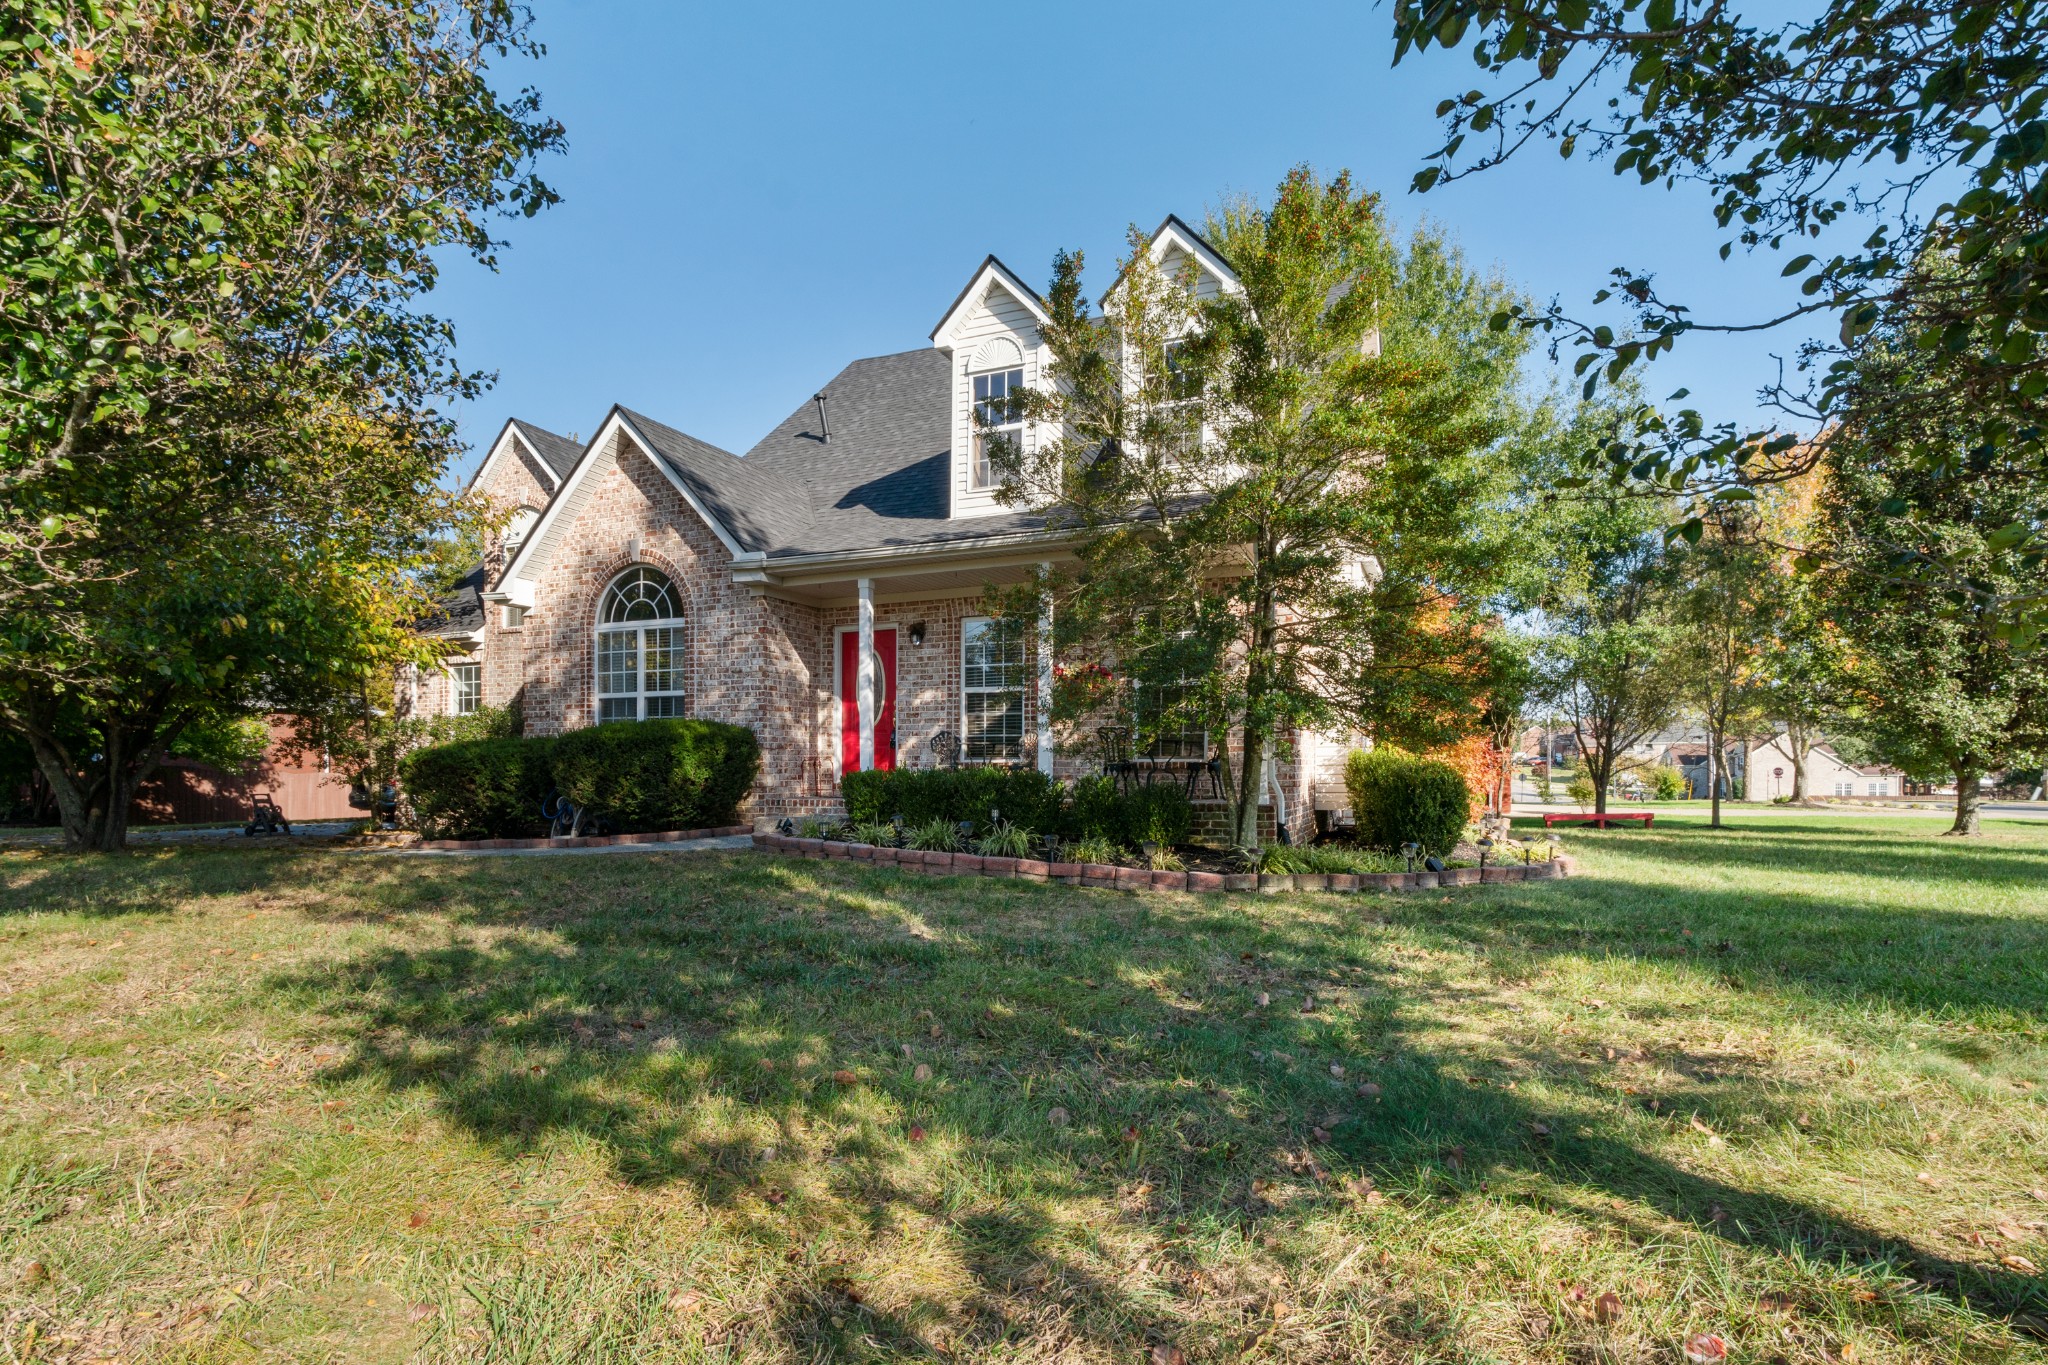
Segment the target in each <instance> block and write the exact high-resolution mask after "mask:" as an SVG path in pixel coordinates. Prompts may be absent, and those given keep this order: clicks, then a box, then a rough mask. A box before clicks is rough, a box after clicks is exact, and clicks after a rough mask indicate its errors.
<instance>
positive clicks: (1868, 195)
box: [1394, 0, 2048, 624]
mask: <svg viewBox="0 0 2048 1365" xmlns="http://www.w3.org/2000/svg"><path fill="white" fill-rule="evenodd" d="M1797 8H1798V10H1799V12H1797V13H1792V12H1788V11H1786V10H1785V8H1784V7H1779V6H1766V5H1754V6H1743V5H1740V4H1738V3H1733V2H1732V0H1402V3H1401V4H1399V5H1398V7H1397V9H1396V17H1395V21H1394V24H1395V32H1396V36H1397V39H1398V44H1399V46H1398V52H1397V58H1396V59H1397V60H1400V59H1401V57H1403V56H1406V55H1407V54H1409V53H1411V52H1416V51H1422V50H1426V49H1428V48H1430V47H1432V46H1434V47H1441V48H1443V49H1445V50H1447V51H1449V50H1454V49H1457V48H1460V47H1469V49H1470V52H1471V56H1472V57H1473V58H1474V59H1475V60H1476V62H1477V65H1478V69H1479V71H1480V72H1481V73H1483V75H1482V79H1483V80H1484V81H1485V82H1486V85H1485V88H1475V89H1470V90H1465V91H1460V92H1459V93H1457V94H1456V95H1454V96H1453V97H1452V98H1449V99H1446V100H1444V101H1443V103H1442V104H1441V105H1440V106H1439V113H1440V115H1441V116H1442V118H1443V119H1444V122H1445V129H1446V134H1447V136H1446V140H1445V142H1444V144H1443V145H1442V147H1441V148H1440V149H1439V150H1438V151H1437V152H1436V153H1435V154H1434V155H1433V156H1432V157H1431V162H1432V164H1431V165H1429V166H1428V167H1426V168H1425V169H1424V170H1423V171H1422V172H1420V173H1419V174H1418V176H1417V178H1416V188H1418V189H1420V190H1425V191H1426V190H1429V189H1432V188H1435V187H1437V186H1439V185H1443V184H1446V183H1448V182H1450V181H1453V180H1455V179H1457V178H1459V177H1460V176H1463V175H1469V174H1472V173H1474V172H1478V171H1483V170H1485V169H1486V168H1488V167H1491V166H1494V165H1498V164H1500V163H1501V162H1502V161H1504V160H1506V159H1508V158H1509V157H1511V156H1514V155H1516V154H1517V153H1518V152H1520V151H1522V150H1523V149H1524V148H1526V147H1528V146H1529V145H1530V144H1531V143H1532V142H1535V143H1538V144H1539V145H1540V144H1541V143H1543V142H1544V141H1546V140H1547V141H1549V142H1550V143H1552V144H1553V145H1554V146H1555V147H1556V148H1557V149H1558V150H1559V151H1560V152H1562V153H1563V154H1564V155H1565V156H1567V157H1569V156H1572V155H1574V154H1575V153H1585V154H1591V155H1594V156H1604V157H1606V158H1608V159H1609V160H1610V162H1611V165H1612V167H1613V170H1614V172H1615V174H1617V175H1623V174H1627V175H1630V176H1633V177H1634V178H1635V179H1636V180H1638V181H1639V182H1640V183H1641V184H1643V185H1644V186H1646V187H1657V188H1658V189H1659V190H1660V191H1661V190H1662V189H1663V188H1666V187H1668V186H1670V185H1671V184H1673V183H1674V182H1676V181H1692V182H1695V183H1698V184H1700V185H1702V186H1704V187H1705V188H1706V189H1707V190H1708V191H1709V193H1710V196H1711V199H1712V205H1713V210H1712V211H1713V213H1714V217H1715V221H1716V223H1717V224H1718V225H1719V226H1720V227H1721V228H1722V229H1724V230H1725V231H1726V232H1727V234H1728V236H1727V239H1726V241H1725V242H1724V243H1723V245H1722V247H1721V254H1722V255H1723V256H1724V257H1725V256H1727V255H1729V254H1730V253H1731V252H1733V251H1736V250H1743V251H1766V252H1777V253H1782V255H1783V256H1784V258H1785V262H1784V265H1783V267H1782V273H1783V275H1784V277H1785V279H1786V286H1785V287H1786V291H1787V292H1786V293H1785V295H1784V296H1783V298H1782V299H1781V300H1780V301H1779V302H1778V303H1776V304H1775V305H1773V306H1771V307H1769V308H1767V309H1765V310H1764V311H1762V312H1761V313H1760V314H1758V315H1753V316H1741V315H1735V316H1729V315H1725V314H1722V313H1721V312H1719V311H1718V310H1714V309H1712V308H1711V307H1708V308H1698V307H1695V306H1692V305H1693V304H1695V303H1697V301H1687V300H1681V299H1674V298H1669V297H1666V296H1665V295H1664V294H1663V293H1662V292H1660V290H1659V288H1658V286H1657V284H1656V281H1655V279H1654V275H1653V273H1652V272H1651V271H1650V270H1648V269H1645V268H1642V267H1641V266H1636V267H1627V266H1624V267H1621V268H1617V269H1616V270H1615V271H1614V272H1613V276H1614V279H1613V285H1612V287H1611V288H1610V289H1605V290H1602V291H1600V293H1598V294H1597V295H1595V296H1594V300H1593V303H1594V305H1595V308H1596V309H1597V308H1598V306H1599V305H1601V304H1603V303H1606V302H1607V301H1609V300H1610V299H1612V300H1614V301H1615V303H1616V304H1617V305H1619V306H1622V307H1624V308H1626V309H1627V310H1628V314H1627V315H1626V316H1605V317H1603V316H1602V315H1601V314H1599V313H1598V312H1597V311H1596V312H1594V313H1580V312H1577V311H1574V310H1568V309H1561V308H1557V307H1551V308H1547V309H1533V310H1524V311H1521V312H1519V313H1517V314H1515V317H1516V318H1518V319H1519V320H1520V321H1521V322H1522V323H1523V324H1525V325H1529V326H1536V327H1541V328H1545V329H1549V330H1550V331H1552V332H1553V334H1554V335H1557V336H1558V337H1559V338H1560V339H1563V340H1566V341H1567V342H1568V343H1570V344H1574V345H1576V346H1577V347H1578V348H1579V350H1580V356H1579V360H1578V364H1579V370H1580V372H1581V373H1582V374H1584V375H1585V376H1586V387H1587V392H1588V393H1589V394H1590V393H1591V392H1592V391H1593V389H1594V386H1595V385H1597V384H1598V383H1599V382H1600V381H1601V379H1602V378H1603V376H1604V377H1605V378H1607V379H1615V378H1618V377H1619V376H1621V375H1622V374H1624V373H1626V372H1628V371H1629V370H1631V369H1632V368H1633V367H1635V366H1636V365H1638V364H1639V363H1640V362H1641V361H1644V360H1646V359H1649V358H1651V357H1654V356H1657V355H1659V354H1661V353H1663V352H1666V351H1668V350H1670V349H1671V348H1672V347H1673V346H1675V345H1679V344H1683V342H1684V340H1685V339H1686V338H1687V337H1688V336H1690V335H1692V334H1694V333H1701V332H1723V333H1731V332H1756V331H1763V330H1767V329H1770V328H1772V327H1777V326H1781V325H1787V324H1790V325H1795V326H1797V327H1799V328H1800V329H1802V330H1806V331H1811V330H1813V329H1815V328H1819V329H1821V330H1822V332H1823V333H1826V332H1833V333H1835V334H1836V335H1835V337H1834V339H1832V340H1829V341H1826V342H1824V343H1816V344H1814V345H1813V346H1811V347H1809V348H1808V349H1807V351H1806V354H1805V356H1804V357H1803V359H1804V361H1805V362H1806V363H1805V364H1804V365H1803V366H1802V368H1801V370H1800V371H1799V372H1798V373H1797V375H1796V376H1795V384H1794V385H1793V386H1787V385H1785V384H1783V383H1779V382H1776V381H1773V382H1772V383H1771V385H1770V386H1769V387H1770V390H1771V392H1772V393H1773V394H1774V396H1775V398H1776V399H1777V401H1779V402H1780V403H1782V404H1783V405H1784V406H1785V407H1786V408H1788V409H1789V410H1791V411H1792V412H1794V413H1795V414H1798V415H1800V416H1803V417H1805V418H1807V419H1810V420H1811V422H1812V424H1813V427H1814V429H1815V430H1818V431H1820V433H1821V437H1820V439H1818V440H1816V441H1813V442H1810V443H1795V442H1794V441H1793V440H1792V438H1790V437H1787V436H1780V435H1775V434H1772V433H1758V432H1747V431H1743V430H1740V429H1738V428H1737V427H1736V426H1733V425H1730V424H1726V423H1722V424H1712V423H1710V422H1709V421H1708V420H1707V419H1706V418H1703V417H1702V416H1701V414H1699V413H1698V412H1695V411H1686V412H1683V413H1681V414H1679V415H1678V416H1676V417H1675V418H1672V419H1669V420H1667V419H1665V418H1664V417H1662V416H1660V415H1659V414H1657V413H1656V412H1654V411H1652V410H1650V409H1648V408H1637V409H1636V410H1635V412H1634V413H1633V414H1632V416H1630V417H1629V418H1627V419H1626V420H1623V421H1620V422H1618V423H1617V424H1616V429H1615V430H1614V432H1612V433H1611V434H1610V439H1609V440H1607V441H1604V442H1602V443H1601V444H1600V446H1599V447H1598V452H1599V458H1600V459H1604V460H1605V461H1606V462H1608V464H1609V467H1610V468H1611V470H1612V471H1613V472H1614V474H1615V475H1616V476H1617V477H1635V478H1641V477H1644V476H1646V475H1654V476H1658V477H1661V478H1665V479H1668V480H1670V481H1672V482H1674V483H1677V484H1681V485H1686V484H1689V485H1693V486H1695V487H1701V486H1707V487H1711V486H1715V485H1724V484H1727V483H1743V482H1751V481H1754V480H1755V479H1756V478H1758V477H1759V476H1763V477H1789V476H1791V475H1793V474H1795V473H1797V472H1798V471H1799V470H1800V469H1803V468H1809V467H1812V465H1814V464H1815V463H1817V462H1819V461H1820V460H1822V459H1823V458H1824V457H1825V456H1826V453H1827V450H1828V447H1829V445H1830V443H1831V442H1832V441H1833V439H1835V437H1836V436H1837V435H1839V434H1844V433H1849V432H1851V431H1853V430H1855V429H1857V428H1859V427H1861V426H1863V425H1865V424H1867V423H1868V422H1871V421H1876V420H1883V421H1887V422H1890V423H1891V424H1892V425H1893V426H1895V427H1897V428H1899V429H1901V430H1904V429H1906V428H1909V427H1911V426H1913V425H1915V424H1916V423H1917V424H1918V425H1920V426H1922V427H1925V426H1926V425H1927V423H1926V421H1925V420H1924V419H1925V418H1926V417H1927V416H1928V413H1929V411H1930V410H1929V409H1927V408H1926V407H1924V406H1919V407H1918V410H1917V416H1916V413H1915V411H1912V410H1909V409H1913V408H1914V407H1915V406H1916V405H1919V404H1920V401H1921V400H1920V395H1919V394H1918V393H1917V391H1912V390H1908V391H1903V392H1901V391H1896V390H1885V389H1872V388H1870V387H1868V386H1866V385H1864V384H1862V383H1860V377H1861V376H1862V374H1863V373H1864V371H1863V370H1862V369H1861V368H1860V367H1859V366H1857V365H1856V364H1855V363H1853V359H1852V351H1853V348H1854V347H1855V346H1856V344H1857V340H1858V338H1860V337H1862V336H1865V335H1866V334H1868V333H1869V332H1870V331H1871V329H1873V328H1875V327H1876V326H1877V325H1878V323H1879V321H1880V319H1881V318H1884V319H1888V320H1889V321H1888V325H1891V326H1894V327H1897V326H1902V325H1903V326H1908V327H1910V331H1911V335H1910V336H1909V337H1907V338H1906V340H1907V342H1908V344H1911V345H1915V346H1919V347H1925V348H1930V349H1938V350H1939V351H1940V352H1941V353H1942V354H1944V355H1945V356H1946V357H1947V358H1948V362H1949V363H1948V364H1947V366H1946V367H1945V373H1946V383H1947V385H1948V386H1949V388H1950V389H1952V390H1953V391H1955V392H1956V393H1958V394H1960V395H1962V396H1964V397H1965V398H1966V400H1967V401H1966V402H1963V403H1961V404H1959V405H1957V406H1956V407H1955V408H1954V409H1950V410H1948V411H1947V412H1946V415H1945V420H1946V421H1947V422H1948V423H1950V424H1951V429H1950V430H1949V431H1947V432H1945V433H1944V434H1945V436H1952V437H1953V439H1944V440H1942V441H1938V442H1927V443H1923V444H1920V445H1918V446H1914V447H1900V448H1899V449H1898V450H1897V452H1896V453H1897V454H1899V455H1901V456H1905V457H1908V458H1912V459H1914V460H1917V461H1919V462H1921V463H1924V464H1926V465H1928V466H1929V467H1930V468H1933V469H1935V470H1937V471H1939V472H1942V473H1944V474H1947V475H1950V476H1952V477H1969V476H1970V470H1969V467H1968V462H1967V461H1963V460H1960V459H1959V458H1957V457H1958V455H1959V453H1960V452H1965V451H1971V450H1978V449H1984V450H1987V451H1990V452H1993V454H1994V456H1995V458H1996V459H1997V460H1998V461H1999V462H2000V464H2001V466H2002V468H2004V469H2005V470H2006V471H2007V474H2008V476H2009V477H2010V478H2011V479H2015V480H2019V481H2022V482H2023V483H2024V484H2025V485H2026V486H2027V487H2028V488H2029V489H2030V490H2031V492H2032V501H2031V503H2030V504H2029V503H2025V502H2023V503H2022V504H2020V507H2019V509H2018V510H2019V511H2020V515H2017V516H2016V517H2015V519H2014V520H2013V521H2012V522H2010V523H2008V527H2009V528H2011V529H2012V531H2013V533H2014V534H2015V535H2018V536H2019V537H2020V540H2019V542H2018V543H2019V545H2020V547H2021V553H2023V554H2026V555H2028V556H2029V563H2030V564H2032V565H2033V566H2034V567H2035V569H2036V570H2037V572H2036V574H2035V575H2034V576H2033V577H2032V578H2031V579H2027V578H2023V579H2021V580H2019V581H2017V582H2015V583H2014V584H2012V585H2011V588H2012V595H2011V596H2010V597H2006V598H2001V599H1998V600H1995V601H1988V600H1987V601H1986V602H1985V605H1986V606H1988V607H1990V608H1991V609H1992V610H1993V611H1995V612H1998V613H2000V614H2003V615H2004V616H2005V618H2006V619H2007V622H2008V624H2013V623H2014V622H2016V621H2017V620H2019V619H2021V618H2031V619H2039V618H2041V617H2042V616H2044V615H2048V589H2044V588H2043V586H2042V584H2043V582H2044V580H2048V574H2043V573H2041V572H2039V570H2041V569H2042V568H2043V567H2044V565H2048V539H2044V536H2043V534H2042V532H2041V530H2040V526H2039V523H2038V521H2036V520H2034V519H2032V518H2030V517H2029V516H2028V515H2026V510H2027V508H2028V507H2029V506H2030V507H2031V508H2032V510H2034V511H2038V510H2039V508H2040V507H2041V506H2042V504H2043V502H2044V501H2048V436H2044V433H2043V429H2042V427H2041V426H2040V424H2039V423H2037V422H2034V421H2032V420H2030V419H2029V418H2028V416H2027V415H2026V412H2025V409H2026V407H2027V406H2028V405H2029V404H2030V403H2032V402H2033V401H2034V400H2036V399H2038V398H2040V397H2042V396H2043V395H2044V394H2048V344H2044V341H2043V334H2044V332H2048V197H2044V195H2043V194H2042V192H2041V184H2042V176H2043V173H2044V172H2048V136H2044V130H2048V121H2044V110H2048V3H2043V2H2042V0H1943V3H1932V2H1931V0H1824V3H1821V4H1817V5H1813V6H1807V7H1797ZM1745 10H1747V11H1749V12H1748V13H1745V12H1744V11H1745ZM1467 69H1468V70H1469V69H1470V68H1469V67H1468V68H1467ZM1902 319H1903V320H1909V321H1904V322H1902V321H1901V320H1902ZM1504 321H1505V320H1504ZM1809 378H1810V379H1811V380H1812V382H1811V383H1808V382H1807V380H1808V379H1809ZM1950 576H1951V578H1952V580H1953V582H1954V584H1955V585H1956V586H1957V587H1958V588H1959V589H1960V590H1963V591H1965V592H1978V593H1980V594H1981V592H1982V591H1983V589H1982V587H1981V585H1974V586H1973V583H1972V578H1971V575H1969V574H1968V573H1965V572H1963V571H1961V569H1960V568H1959V567H1956V566H1951V567H1950Z"/></svg>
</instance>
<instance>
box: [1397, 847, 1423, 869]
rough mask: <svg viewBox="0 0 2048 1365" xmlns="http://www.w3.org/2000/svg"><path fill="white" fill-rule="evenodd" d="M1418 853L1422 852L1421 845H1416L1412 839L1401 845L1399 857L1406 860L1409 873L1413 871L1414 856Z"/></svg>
mask: <svg viewBox="0 0 2048 1365" xmlns="http://www.w3.org/2000/svg"><path fill="white" fill-rule="evenodd" d="M1420 852H1422V845H1421V844H1418V843H1416V842H1415V841H1414V840H1413V839H1410V840H1409V841H1408V842H1407V843H1405V844H1403V845H1401V856H1402V857H1404V858H1406V859H1407V860H1408V870H1409V871H1410V872H1413V871H1414V870H1415V855H1416V854H1418V853H1420Z"/></svg>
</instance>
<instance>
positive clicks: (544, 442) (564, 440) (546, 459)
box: [512, 417, 583, 481]
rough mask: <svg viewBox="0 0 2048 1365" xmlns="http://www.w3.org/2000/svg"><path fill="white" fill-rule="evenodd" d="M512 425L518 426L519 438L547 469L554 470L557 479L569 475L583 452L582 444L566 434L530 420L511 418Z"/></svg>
mask: <svg viewBox="0 0 2048 1365" xmlns="http://www.w3.org/2000/svg"><path fill="white" fill-rule="evenodd" d="M512 425H513V426H515V427H517V428H519V435H520V438H521V439H522V440H524V441H525V442H526V444H527V445H529V446H531V447H532V448H533V453H534V454H536V455H538V456H540V458H541V461H542V462H543V463H544V464H546V465H547V467H548V468H549V469H552V470H554V471H555V478H556V480H557V481H560V480H562V479H566V478H568V477H569V471H570V470H572V469H574V468H575V467H576V461H577V460H578V459H579V458H581V456H582V454H583V447H582V446H580V445H578V444H576V442H574V441H572V440H570V439H569V438H568V437H566V436H557V435H555V433H553V432H552V431H544V430H542V429H541V428H540V427H537V426H535V425H534V424H533V423H531V422H522V421H520V420H519V419H518V418H517V417H515V418H513V419H512Z"/></svg>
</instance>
